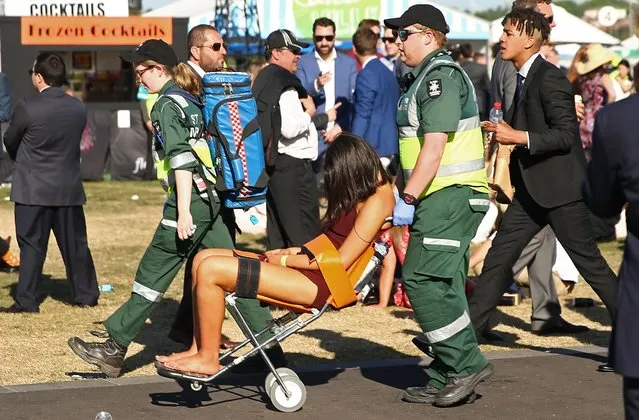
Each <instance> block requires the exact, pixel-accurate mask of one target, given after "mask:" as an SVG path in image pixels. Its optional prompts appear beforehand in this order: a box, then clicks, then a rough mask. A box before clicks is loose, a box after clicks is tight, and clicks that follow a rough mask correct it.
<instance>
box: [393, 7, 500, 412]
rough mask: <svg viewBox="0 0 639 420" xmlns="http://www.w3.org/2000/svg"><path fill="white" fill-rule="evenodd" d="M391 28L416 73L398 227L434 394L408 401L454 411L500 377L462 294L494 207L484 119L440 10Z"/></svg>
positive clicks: (422, 391)
mask: <svg viewBox="0 0 639 420" xmlns="http://www.w3.org/2000/svg"><path fill="white" fill-rule="evenodd" d="M384 23H385V25H386V27H387V28H390V29H394V30H398V38H397V41H396V42H397V44H398V46H399V49H400V52H401V59H402V61H403V62H404V63H406V64H407V65H408V66H409V67H412V68H413V69H412V71H411V72H410V73H409V76H408V77H410V78H411V79H412V83H411V84H410V87H408V89H407V91H406V92H405V93H404V95H403V96H402V97H401V98H400V101H399V105H398V108H399V109H398V112H397V125H398V128H399V155H400V162H401V165H402V169H403V171H404V178H405V180H406V186H405V188H404V191H403V193H402V194H401V197H397V203H396V205H395V210H394V212H393V222H394V224H395V225H398V226H402V225H410V234H411V238H410V242H409V244H408V250H407V252H406V260H405V263H404V266H403V269H402V271H403V281H404V284H405V286H406V292H407V293H408V297H409V298H410V301H411V304H412V306H413V309H414V311H415V318H416V320H417V322H418V323H419V325H420V327H421V328H422V330H423V332H424V336H425V337H426V339H427V341H428V343H429V344H430V345H431V347H432V350H433V353H434V360H433V362H432V363H431V365H430V367H429V370H428V376H429V380H428V382H427V383H426V385H425V386H421V387H412V388H408V389H407V390H406V391H405V392H404V394H403V397H402V398H403V399H404V400H405V401H408V402H415V403H424V404H435V405H438V406H450V405H453V404H455V403H458V402H460V401H470V400H471V399H472V398H474V396H475V394H474V389H475V387H476V386H477V384H479V383H480V382H482V381H483V380H485V379H487V378H488V377H489V376H490V375H491V374H492V373H493V366H492V365H491V364H489V363H488V361H487V360H486V359H485V358H484V356H483V355H482V354H481V352H480V351H479V348H478V346H477V339H476V338H475V332H474V330H473V327H472V325H471V322H470V317H469V314H468V303H467V301H466V296H465V293H464V289H465V279H466V274H467V270H468V261H469V254H470V253H469V244H470V240H471V239H472V238H473V236H474V235H475V231H476V230H477V227H478V226H479V223H480V222H481V220H482V218H483V216H484V214H485V212H486V211H487V210H488V204H489V203H488V185H487V183H486V172H485V169H484V147H483V138H482V132H481V128H480V124H479V112H478V109H477V102H476V96H475V91H474V88H473V85H472V83H471V81H470V79H469V78H468V76H467V75H466V73H465V72H464V71H463V70H462V69H461V67H459V66H458V65H457V64H456V63H455V62H454V61H453V60H452V59H451V58H450V56H448V55H447V54H446V51H445V50H444V49H443V48H442V47H443V46H444V45H445V44H446V35H445V34H446V33H448V32H449V28H448V25H447V24H446V20H445V19H444V16H443V14H442V13H441V11H439V10H438V9H437V8H435V7H433V6H431V5H415V6H411V7H410V8H409V9H408V10H407V11H406V12H404V14H403V15H402V16H401V17H399V18H395V19H387V20H385V21H384Z"/></svg>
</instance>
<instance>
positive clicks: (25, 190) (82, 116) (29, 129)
mask: <svg viewBox="0 0 639 420" xmlns="http://www.w3.org/2000/svg"><path fill="white" fill-rule="evenodd" d="M29 74H30V75H31V81H32V83H33V86H34V87H35V88H36V89H37V90H38V93H37V94H36V95H33V96H29V97H27V98H24V99H22V100H21V101H20V102H19V103H18V105H17V106H16V109H15V111H14V113H13V118H12V120H11V125H10V126H9V129H8V130H7V133H6V135H5V138H4V144H5V146H6V148H7V152H8V153H9V156H11V158H12V159H13V160H14V161H15V167H14V170H13V183H12V188H11V201H13V202H14V203H15V221H16V235H17V237H18V245H19V246H20V257H21V267H20V276H19V279H18V288H17V291H16V296H15V304H14V305H13V306H11V307H10V308H7V309H5V311H10V312H38V311H39V307H38V305H39V302H38V291H37V288H38V283H39V282H40V276H41V275H42V266H43V265H44V261H45V258H46V255H47V245H48V243H49V234H50V232H51V229H53V233H54V234H55V237H56V241H57V242H58V247H59V248H60V252H61V253H62V259H63V260H64V264H65V267H66V272H67V279H68V280H69V282H70V283H71V301H72V302H73V304H74V305H78V306H82V307H86V306H95V305H97V303H98V297H99V295H100V292H99V291H98V283H97V279H96V274H95V267H94V266H93V258H92V257H91V251H90V250H89V245H88V242H87V231H86V222H85V219H84V210H83V209H82V206H83V205H84V203H85V202H86V197H85V195H84V188H83V187H82V178H81V175H80V141H81V138H82V132H83V131H84V127H85V126H86V122H87V114H86V109H85V108H84V105H82V103H81V102H80V101H79V100H78V99H76V98H73V97H71V96H70V95H67V94H66V93H65V92H64V90H62V89H60V86H62V85H63V84H64V82H65V80H66V68H65V65H64V61H63V60H62V58H60V57H59V56H58V55H56V54H53V53H42V54H40V55H38V57H37V58H36V61H35V63H34V65H33V69H31V70H29Z"/></svg>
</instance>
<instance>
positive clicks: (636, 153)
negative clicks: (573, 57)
mask: <svg viewBox="0 0 639 420" xmlns="http://www.w3.org/2000/svg"><path fill="white" fill-rule="evenodd" d="M638 114H639V96H637V95H633V96H631V97H630V98H628V99H624V100H623V101H619V102H616V103H614V104H610V105H608V106H606V107H604V108H602V109H601V110H600V111H599V112H598V113H597V118H596V119H595V128H594V131H593V136H592V160H591V161H590V163H589V164H588V167H587V168H586V177H585V180H584V184H583V195H584V200H585V201H586V204H587V205H588V207H589V208H590V210H591V211H592V212H593V213H594V214H595V215H597V216H599V217H612V216H616V215H618V214H619V213H620V212H621V209H622V208H623V207H624V205H625V204H626V203H627V204H628V208H627V210H626V222H627V224H628V236H627V237H626V243H625V249H624V255H623V262H622V264H621V270H620V272H619V284H618V288H619V291H618V292H617V318H616V321H615V322H614V324H613V330H612V339H611V341H610V364H611V365H612V367H613V368H614V369H615V370H616V371H617V372H618V373H619V374H621V375H623V394H624V395H623V396H624V406H625V411H626V418H627V419H639V358H638V357H637V355H639V323H638V322H637V320H639V303H637V302H639V224H638V222H639V210H638V209H639V169H637V168H639V149H637V147H636V143H637V138H636V137H637V135H636V132H635V131H634V130H633V129H634V128H635V127H636V126H637V125H636V119H637V115H638Z"/></svg>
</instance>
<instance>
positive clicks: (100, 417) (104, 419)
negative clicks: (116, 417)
mask: <svg viewBox="0 0 639 420" xmlns="http://www.w3.org/2000/svg"><path fill="white" fill-rule="evenodd" d="M95 420H113V416H111V414H109V413H107V412H106V411H100V412H99V413H98V414H97V415H96V416H95Z"/></svg>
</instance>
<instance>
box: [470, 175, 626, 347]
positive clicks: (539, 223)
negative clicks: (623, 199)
mask: <svg viewBox="0 0 639 420" xmlns="http://www.w3.org/2000/svg"><path fill="white" fill-rule="evenodd" d="M546 225H550V226H551V227H552V229H553V230H554V232H555V235H556V236H557V239H558V240H559V242H560V243H561V244H562V245H563V246H564V248H565V249H566V252H567V253H568V255H569V256H570V258H571V259H572V261H573V262H574V263H575V266H576V267H577V269H578V270H579V273H580V274H581V275H582V276H583V277H584V279H585V280H586V282H587V283H588V284H590V286H591V287H592V288H593V290H594V291H595V293H597V295H598V296H599V297H600V298H601V300H602V301H603V303H604V305H606V308H607V309H608V312H609V313H610V316H611V318H612V319H613V323H614V316H615V313H616V301H615V299H616V293H617V277H616V276H615V274H614V273H613V271H612V270H611V269H610V267H609V266H608V263H606V261H605V260H604V259H603V257H602V256H601V253H600V252H599V248H598V247H597V243H596V242H595V238H594V236H593V233H592V226H591V224H590V215H589V212H588V209H587V208H586V205H585V204H584V202H583V201H575V202H573V203H569V204H565V205H563V206H559V207H556V208H552V209H546V208H543V207H541V206H539V205H538V204H537V203H535V201H534V200H533V199H532V197H530V195H529V194H528V192H527V191H526V189H525V187H523V186H522V187H520V188H518V189H517V193H516V194H515V198H514V200H513V203H512V204H511V205H510V207H508V210H507V211H506V213H505V214H504V218H503V219H502V221H501V225H500V227H499V230H498V231H497V235H496V236H495V239H494V240H493V245H492V247H491V248H490V250H489V251H488V254H487V255H486V260H485V262H484V269H483V271H482V273H481V276H480V277H479V279H478V281H477V285H476V286H475V290H474V293H473V295H472V296H471V298H470V300H469V302H468V303H469V307H470V316H471V320H472V322H473V326H474V327H475V332H476V333H478V334H479V333H480V332H481V331H484V329H485V328H486V326H487V324H488V319H489V317H490V316H491V314H492V313H493V312H494V311H495V309H496V307H497V304H498V303H499V300H500V299H501V296H502V294H503V293H504V292H505V291H506V290H507V289H508V287H509V286H510V284H511V283H512V267H513V265H514V264H515V262H516V261H517V259H518V258H519V256H520V254H521V252H522V250H523V249H524V248H525V246H526V245H527V244H528V242H530V240H531V239H532V237H533V236H535V234H536V233H537V232H539V231H540V230H541V229H542V228H543V227H544V226H546Z"/></svg>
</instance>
